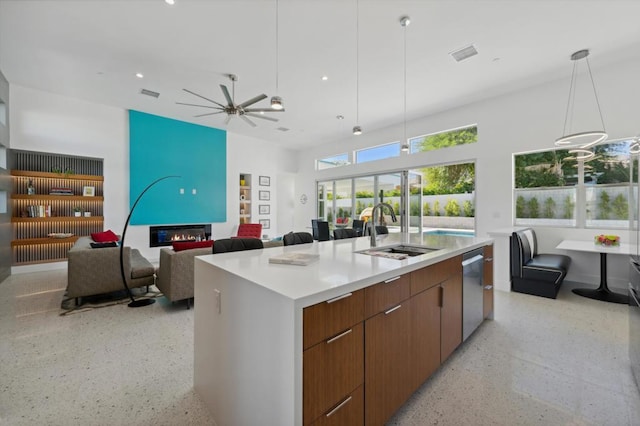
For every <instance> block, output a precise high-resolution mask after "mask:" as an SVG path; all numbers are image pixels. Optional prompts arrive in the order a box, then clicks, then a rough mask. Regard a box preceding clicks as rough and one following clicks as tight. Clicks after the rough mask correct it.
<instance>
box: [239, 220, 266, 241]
mask: <svg viewBox="0 0 640 426" xmlns="http://www.w3.org/2000/svg"><path fill="white" fill-rule="evenodd" d="M237 236H238V237H239V238H262V225H261V224H259V223H241V224H240V225H239V226H238V235H237Z"/></svg>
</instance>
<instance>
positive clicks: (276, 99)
mask: <svg viewBox="0 0 640 426" xmlns="http://www.w3.org/2000/svg"><path fill="white" fill-rule="evenodd" d="M282 108H284V106H283V105H282V98H281V97H280V96H273V97H271V109H275V110H281V109H282Z"/></svg>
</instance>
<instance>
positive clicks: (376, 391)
mask: <svg viewBox="0 0 640 426" xmlns="http://www.w3.org/2000/svg"><path fill="white" fill-rule="evenodd" d="M488 249H489V250H490V247H489V248H488ZM486 253H487V252H486V251H485V255H486ZM461 262H462V257H461V256H456V257H453V258H450V259H446V260H444V261H442V262H439V263H436V264H434V265H430V266H427V267H425V268H422V269H419V270H417V271H413V272H411V273H409V274H404V275H401V276H398V277H394V278H391V279H388V280H386V281H384V282H381V283H378V284H374V285H372V286H369V287H366V288H364V289H362V290H358V291H356V292H353V293H347V294H344V295H341V296H338V297H336V298H334V299H331V300H328V301H326V302H322V303H318V304H316V305H313V306H309V307H307V308H305V309H304V310H303V347H304V352H303V422H304V424H305V425H306V424H313V425H361V424H366V425H383V424H384V423H385V422H386V421H388V420H389V418H390V417H391V416H393V414H394V413H395V412H396V411H397V410H398V408H400V407H401V406H402V405H403V404H404V403H405V402H406V400H407V399H408V398H409V397H410V396H411V394H412V393H413V392H414V391H415V390H416V389H417V388H418V387H420V385H422V383H424V381H425V380H427V379H428V378H429V377H430V376H431V375H432V374H433V373H434V372H435V371H436V370H437V369H438V368H439V366H440V365H441V364H442V362H444V360H446V359H447V358H448V357H449V356H450V355H451V353H452V352H453V351H454V350H455V349H456V348H457V347H458V346H459V345H460V344H461V343H462V291H463V288H462V266H461ZM485 274H487V272H485ZM486 277H487V275H485V279H487V278H486Z"/></svg>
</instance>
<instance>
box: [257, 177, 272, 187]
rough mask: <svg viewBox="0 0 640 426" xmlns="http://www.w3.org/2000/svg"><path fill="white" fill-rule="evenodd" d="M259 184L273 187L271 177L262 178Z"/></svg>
mask: <svg viewBox="0 0 640 426" xmlns="http://www.w3.org/2000/svg"><path fill="white" fill-rule="evenodd" d="M258 183H259V184H260V186H271V178H270V177H269V176H260V177H259V178H258Z"/></svg>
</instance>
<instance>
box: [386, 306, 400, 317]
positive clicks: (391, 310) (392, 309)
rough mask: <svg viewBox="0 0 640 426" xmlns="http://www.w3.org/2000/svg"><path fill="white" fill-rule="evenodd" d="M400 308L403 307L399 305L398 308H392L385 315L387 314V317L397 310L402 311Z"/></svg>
mask: <svg viewBox="0 0 640 426" xmlns="http://www.w3.org/2000/svg"><path fill="white" fill-rule="evenodd" d="M400 308H402V305H398V306H396V307H395V308H391V309H389V310H388V311H385V313H384V314H385V315H389V314H390V313H391V312H393V311H395V310H396V309H400Z"/></svg>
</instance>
